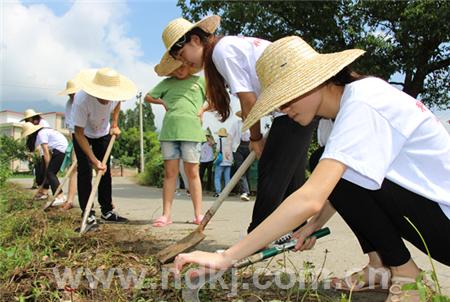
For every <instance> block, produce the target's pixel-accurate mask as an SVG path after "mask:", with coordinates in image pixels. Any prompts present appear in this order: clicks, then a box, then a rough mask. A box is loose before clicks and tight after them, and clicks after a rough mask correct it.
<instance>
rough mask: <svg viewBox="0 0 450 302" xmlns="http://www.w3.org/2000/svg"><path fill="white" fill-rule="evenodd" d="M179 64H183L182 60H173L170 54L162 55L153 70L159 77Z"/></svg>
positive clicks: (166, 74)
mask: <svg viewBox="0 0 450 302" xmlns="http://www.w3.org/2000/svg"><path fill="white" fill-rule="evenodd" d="M181 66H183V62H181V61H179V60H175V59H174V58H172V57H171V56H163V57H162V59H161V61H160V62H159V64H158V65H156V66H155V72H156V74H157V75H159V76H160V77H165V76H168V75H170V74H171V73H172V72H174V71H175V70H177V69H178V68H180V67H181Z"/></svg>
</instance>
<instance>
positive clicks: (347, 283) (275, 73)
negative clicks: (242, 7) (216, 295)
mask: <svg viewBox="0 0 450 302" xmlns="http://www.w3.org/2000/svg"><path fill="white" fill-rule="evenodd" d="M363 53H364V51H362V50H359V49H351V50H346V51H342V52H337V53H331V54H319V53H317V52H316V51H315V50H314V49H313V48H312V47H310V46H309V45H308V44H307V43H306V42H304V41H303V40H302V39H301V38H300V37H295V36H292V37H286V38H283V39H280V40H278V41H276V42H274V43H273V44H272V45H271V46H269V47H268V48H267V49H266V51H265V52H264V54H263V55H262V56H261V58H260V59H259V60H258V62H257V70H258V76H259V78H260V79H261V86H262V93H261V95H260V98H259V100H258V103H257V104H256V105H255V107H253V109H252V111H251V112H250V114H249V115H248V117H247V119H246V121H245V122H244V126H243V129H248V128H249V127H250V126H251V125H253V124H254V123H255V122H257V121H258V120H259V119H260V118H261V116H262V115H264V114H265V113H267V112H270V111H272V110H274V109H276V108H278V109H279V110H281V111H282V112H284V113H286V114H288V116H289V117H290V118H291V119H292V120H294V121H295V122H297V123H299V124H302V125H307V124H309V123H311V122H312V121H313V120H314V119H315V117H316V116H320V117H324V118H328V119H334V120H335V122H334V125H333V129H332V131H331V133H330V136H329V138H328V140H327V142H326V147H325V151H324V154H323V155H322V158H321V159H320V161H319V163H318V164H317V167H316V168H315V169H314V171H313V172H312V174H311V176H310V177H309V179H308V180H307V181H306V183H305V184H304V185H303V186H302V187H301V188H300V189H298V190H297V191H295V192H294V193H293V194H292V195H291V196H289V197H288V198H287V199H286V200H285V201H284V202H283V203H282V204H281V205H280V207H278V209H276V210H275V211H274V212H273V213H272V215H270V216H269V217H268V218H267V219H266V220H265V221H264V222H263V223H261V224H260V225H259V226H258V227H257V228H256V229H255V230H254V231H253V232H251V233H250V234H249V235H248V236H247V237H246V238H244V239H243V240H241V241H240V242H239V243H237V244H236V245H234V246H232V247H231V248H229V249H228V250H226V251H225V252H223V253H220V254H219V253H204V252H194V253H191V254H180V255H179V256H178V258H177V259H176V261H175V265H176V268H177V270H178V271H179V270H180V269H181V268H182V267H183V265H184V264H186V263H191V262H193V263H198V264H201V265H206V266H208V267H214V268H227V267H230V266H231V265H232V263H233V261H235V260H239V259H241V258H243V257H246V256H249V255H251V254H253V253H254V252H256V251H257V250H259V249H261V248H262V247H264V246H266V245H267V244H268V243H269V242H271V241H272V240H274V239H275V238H277V237H279V236H280V235H282V234H285V233H286V232H288V231H289V230H291V229H292V228H293V227H295V226H296V225H298V224H299V223H301V222H304V221H308V223H307V224H306V225H305V226H304V227H302V228H301V229H300V230H299V231H297V232H296V233H295V234H294V237H295V238H296V239H298V243H297V246H296V249H300V250H303V249H309V248H311V247H312V246H313V245H314V243H315V239H314V238H309V239H306V238H307V237H308V236H309V235H311V234H312V233H313V232H314V231H316V230H318V229H320V228H321V227H322V226H323V225H324V224H325V222H326V221H327V220H328V219H329V218H330V217H331V216H332V215H333V213H334V212H335V210H334V209H336V211H337V212H339V214H340V215H341V216H342V217H343V219H344V220H345V221H346V222H347V224H348V225H349V226H350V228H351V229H352V231H353V232H354V234H355V236H356V237H357V238H358V240H359V242H360V245H361V247H362V250H363V252H364V253H366V254H368V258H369V264H368V265H367V266H366V267H365V268H364V269H363V270H362V271H360V272H358V273H356V274H354V275H352V276H350V277H349V278H346V279H333V280H332V283H331V285H332V286H333V287H336V288H340V289H343V290H349V291H352V290H353V291H355V290H362V289H366V290H368V289H370V288H375V289H376V288H380V287H381V288H385V289H387V287H388V286H389V284H390V288H389V289H390V291H389V296H388V297H387V300H386V301H388V302H392V301H406V300H407V299H408V300H407V301H418V300H419V291H418V290H412V289H411V290H402V286H403V285H404V284H407V283H415V282H416V278H417V277H420V274H421V271H420V269H419V268H418V267H417V265H416V264H415V262H414V261H413V259H412V258H411V255H410V253H409V251H408V248H407V247H406V246H405V243H404V242H403V239H405V240H407V241H409V242H410V243H412V244H413V245H415V246H416V247H417V248H418V249H420V250H422V251H423V252H425V253H426V252H427V250H426V248H425V247H424V245H423V243H422V241H421V239H420V237H419V236H418V234H417V232H416V231H415V229H414V228H413V226H412V225H411V224H410V223H409V221H411V223H412V224H414V226H415V227H416V228H417V229H418V230H420V232H421V234H422V236H423V237H424V238H425V240H426V243H427V246H428V249H429V252H430V255H431V257H432V258H434V259H436V260H437V261H440V262H441V263H443V264H445V265H450V253H449V251H448V249H449V246H450V236H448V234H449V233H450V136H449V135H448V133H447V132H446V131H445V129H444V127H443V126H442V124H441V123H439V121H438V120H437V119H436V117H435V116H434V115H433V114H432V113H431V112H430V111H429V110H428V109H427V108H426V107H425V106H424V105H423V104H422V103H421V102H420V101H418V100H415V99H414V98H412V97H410V96H409V95H407V94H406V93H404V92H402V91H400V90H398V89H396V88H395V87H393V86H391V85H389V84H388V83H386V82H385V81H383V80H381V79H378V78H375V77H362V76H359V75H358V74H356V73H354V72H351V70H350V69H349V68H348V65H349V64H350V63H351V62H353V61H354V60H356V59H357V58H358V57H359V56H361V55H362V54H363ZM327 200H329V201H330V203H328V202H327ZM299 201H301V202H299ZM406 218H407V219H408V220H407V219H406ZM443 234H445V235H443ZM343 248H345V246H343ZM376 272H378V273H379V274H377V273H376ZM383 277H384V278H383ZM409 299H412V300H409Z"/></svg>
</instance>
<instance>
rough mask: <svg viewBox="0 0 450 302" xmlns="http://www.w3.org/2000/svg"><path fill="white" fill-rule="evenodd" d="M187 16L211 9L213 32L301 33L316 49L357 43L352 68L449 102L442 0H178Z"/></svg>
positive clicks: (432, 102)
mask: <svg viewBox="0 0 450 302" xmlns="http://www.w3.org/2000/svg"><path fill="white" fill-rule="evenodd" d="M178 6H179V7H181V9H182V11H183V15H184V16H185V17H186V18H188V19H191V20H199V19H200V18H201V17H202V16H205V15H209V14H218V15H220V16H221V17H222V22H221V30H220V33H221V34H229V35H237V34H243V35H246V36H254V37H260V38H264V39H267V40H271V41H274V40H277V39H279V38H282V37H285V36H288V35H298V36H301V37H302V38H303V39H304V40H305V41H307V42H308V43H310V44H311V45H312V46H313V47H314V48H315V49H317V50H319V51H320V52H333V51H340V50H343V49H348V48H362V49H365V50H367V53H366V54H365V55H364V56H363V57H362V58H361V59H359V60H358V61H357V62H356V63H355V66H354V68H355V69H356V70H358V71H360V72H362V73H366V74H372V75H376V76H379V77H381V78H384V79H386V80H389V79H391V78H392V76H393V75H394V74H396V73H400V74H402V75H404V77H405V79H404V80H403V81H401V82H396V83H394V84H398V85H401V86H402V87H403V91H405V92H406V93H408V94H410V95H411V96H413V97H418V96H419V97H420V98H422V100H423V102H424V103H427V105H429V106H430V107H434V106H437V107H440V108H447V107H448V106H449V95H450V85H449V81H448V78H449V71H450V68H449V66H450V58H449V53H450V43H449V40H450V39H449V36H450V22H448V16H450V1H445V0H437V1H434V0H417V1H412V0H410V1H382V2H380V1H361V0H355V1H347V0H340V1H184V0H179V1H178Z"/></svg>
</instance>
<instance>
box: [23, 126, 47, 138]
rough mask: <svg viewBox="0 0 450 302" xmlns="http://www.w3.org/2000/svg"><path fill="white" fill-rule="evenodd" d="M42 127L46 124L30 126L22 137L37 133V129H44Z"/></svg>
mask: <svg viewBox="0 0 450 302" xmlns="http://www.w3.org/2000/svg"><path fill="white" fill-rule="evenodd" d="M42 128H44V126H42V125H36V126H34V127H33V128H29V129H27V130H26V131H25V132H24V133H22V135H21V138H25V137H27V136H28V135H31V134H33V133H35V132H36V131H38V130H39V129H42Z"/></svg>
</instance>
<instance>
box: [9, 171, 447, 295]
mask: <svg viewBox="0 0 450 302" xmlns="http://www.w3.org/2000/svg"><path fill="white" fill-rule="evenodd" d="M15 181H17V182H20V183H21V184H23V185H24V186H26V187H29V186H30V185H31V180H29V179H17V180H15ZM161 196H162V191H161V189H157V188H152V187H145V186H140V185H137V184H136V183H135V182H134V181H133V179H132V178H122V177H114V178H113V200H114V203H115V205H116V209H117V212H118V213H119V214H121V215H123V216H126V217H127V218H129V219H131V220H132V221H133V222H134V223H139V224H140V223H142V224H144V225H143V227H144V228H145V229H146V230H148V232H151V233H152V234H153V235H155V236H156V237H158V238H161V240H163V241H166V242H167V245H168V244H170V243H173V242H175V241H176V240H178V239H181V238H183V237H184V236H185V235H187V234H188V233H190V232H191V231H192V230H193V229H194V228H195V225H193V224H191V223H189V221H192V219H193V218H194V217H193V216H194V215H193V207H192V202H191V201H190V199H189V198H188V197H187V196H186V195H185V194H182V196H177V197H176V200H175V201H174V205H173V221H174V223H173V224H172V225H170V226H168V227H165V228H153V227H151V226H150V224H149V222H150V220H151V219H153V218H156V217H158V216H159V215H161V213H162V198H161ZM214 200H215V199H214V198H213V197H212V196H209V195H205V196H204V202H203V207H204V212H206V210H207V209H208V208H209V207H210V206H211V205H212V203H213V201H214ZM252 208H253V202H241V201H240V200H239V199H238V198H237V197H229V198H228V199H227V200H226V201H225V202H224V204H223V205H222V207H221V208H220V209H219V211H218V212H217V213H216V215H215V217H214V218H213V219H212V220H211V222H210V223H209V224H208V226H207V229H206V231H205V234H206V239H205V240H204V241H203V242H202V243H201V244H199V245H198V249H202V250H208V251H215V250H217V249H222V248H226V247H228V246H230V245H232V244H233V243H235V242H237V241H238V240H239V239H241V238H242V237H243V236H244V235H245V234H246V229H247V226H248V224H249V222H250V217H251V213H252ZM147 223H148V224H147ZM328 226H329V227H330V229H331V232H332V235H330V236H327V237H325V238H322V239H320V240H319V241H318V243H317V245H316V247H315V248H314V250H312V251H306V252H303V253H289V254H288V255H289V259H290V260H291V261H292V262H293V263H296V264H297V265H300V266H301V264H302V263H303V261H309V262H312V263H314V265H315V266H316V267H321V265H322V262H323V260H324V255H325V250H328V253H327V259H326V263H325V271H326V272H329V273H332V274H333V275H335V276H342V275H344V274H346V273H347V272H348V270H352V269H353V270H356V269H359V268H362V267H363V266H364V265H365V264H366V257H365V256H364V255H363V254H362V253H361V249H360V247H359V244H358V242H357V240H356V237H355V236H354V235H353V234H352V232H351V231H350V229H349V228H348V226H347V225H346V224H345V222H344V221H343V220H342V219H341V218H340V216H339V215H335V216H334V217H333V218H332V219H331V220H330V221H329V223H328ZM163 243H165V242H163ZM408 246H409V247H410V251H411V254H412V255H413V259H414V260H415V261H416V262H417V263H418V265H419V266H420V267H421V268H422V269H424V270H430V269H431V266H430V264H429V261H428V258H427V257H426V255H424V254H423V253H422V252H421V251H419V250H418V249H416V248H415V247H413V246H411V245H410V244H408ZM280 259H283V258H282V257H281V258H280ZM274 262H275V261H273V262H272V263H274ZM435 264H436V269H437V272H438V278H439V280H440V283H441V286H443V288H444V292H445V293H446V294H447V295H450V268H449V267H447V266H444V265H442V264H440V263H437V262H435ZM271 267H274V268H276V267H280V266H279V264H272V265H271ZM288 267H289V265H288Z"/></svg>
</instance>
